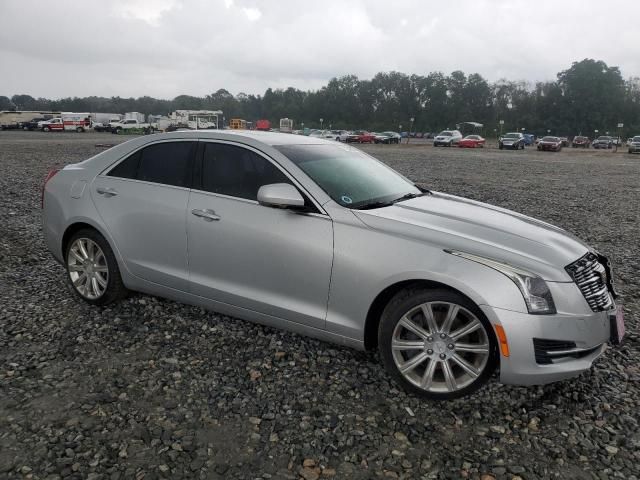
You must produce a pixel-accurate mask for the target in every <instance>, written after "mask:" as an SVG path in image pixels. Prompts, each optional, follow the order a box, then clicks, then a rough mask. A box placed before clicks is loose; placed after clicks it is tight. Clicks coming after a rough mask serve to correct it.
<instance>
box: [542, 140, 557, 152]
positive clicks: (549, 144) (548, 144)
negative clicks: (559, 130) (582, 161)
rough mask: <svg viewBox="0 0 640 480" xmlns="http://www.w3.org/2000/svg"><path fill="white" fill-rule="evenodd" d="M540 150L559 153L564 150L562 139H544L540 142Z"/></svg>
mask: <svg viewBox="0 0 640 480" xmlns="http://www.w3.org/2000/svg"><path fill="white" fill-rule="evenodd" d="M538 150H540V151H542V150H546V151H550V152H559V151H560V150H562V139H561V138H560V137H542V140H540V142H538Z"/></svg>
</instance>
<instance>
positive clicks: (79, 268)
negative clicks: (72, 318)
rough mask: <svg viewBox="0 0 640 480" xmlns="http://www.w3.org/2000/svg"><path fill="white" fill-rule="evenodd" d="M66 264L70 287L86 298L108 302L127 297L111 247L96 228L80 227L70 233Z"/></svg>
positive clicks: (92, 301) (100, 302) (86, 300)
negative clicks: (71, 234)
mask: <svg viewBox="0 0 640 480" xmlns="http://www.w3.org/2000/svg"><path fill="white" fill-rule="evenodd" d="M65 264H66V267H67V279H68V281H69V285H70V287H71V289H72V290H73V292H74V293H75V294H76V295H78V296H79V297H80V298H82V299H83V300H84V301H85V302H87V303H90V304H92V305H107V304H109V303H112V302H115V301H117V300H120V299H122V298H124V297H126V295H127V289H126V287H125V286H124V284H123V283H122V277H121V276H120V269H119V268H118V262H117V260H116V257H115V255H114V253H113V250H112V249H111V247H110V246H109V243H108V242H107V241H106V239H105V238H104V237H103V236H102V235H101V234H100V233H98V232H97V231H96V230H92V229H83V230H79V231H78V232H76V233H75V234H74V235H73V236H72V237H71V239H70V240H69V242H68V244H67V247H66V251H65Z"/></svg>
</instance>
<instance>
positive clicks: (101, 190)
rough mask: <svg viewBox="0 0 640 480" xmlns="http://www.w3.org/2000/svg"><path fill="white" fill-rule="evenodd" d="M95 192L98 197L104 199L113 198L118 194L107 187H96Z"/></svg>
mask: <svg viewBox="0 0 640 480" xmlns="http://www.w3.org/2000/svg"><path fill="white" fill-rule="evenodd" d="M96 192H98V193H99V194H100V195H104V196H105V197H115V196H116V195H117V194H118V192H117V190H114V189H113V188H107V187H98V188H96Z"/></svg>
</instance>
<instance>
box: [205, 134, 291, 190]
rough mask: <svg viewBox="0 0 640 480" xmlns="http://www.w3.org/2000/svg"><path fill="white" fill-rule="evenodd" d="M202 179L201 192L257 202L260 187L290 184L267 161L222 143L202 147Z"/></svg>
mask: <svg viewBox="0 0 640 480" xmlns="http://www.w3.org/2000/svg"><path fill="white" fill-rule="evenodd" d="M201 177H202V179H201V183H202V185H201V188H202V190H204V191H206V192H212V193H219V194H222V195H229V196H231V197H238V198H244V199H247V200H257V199H258V190H259V189H260V187H262V186H263V185H270V184H272V183H291V182H290V181H289V179H288V178H287V177H286V176H285V175H284V173H282V172H281V171H280V170H279V169H278V168H277V167H276V166H275V165H273V164H272V163H271V162H269V161H268V160H267V159H266V158H264V157H261V156H260V155H258V154H257V153H255V152H253V151H251V150H247V149H246V148H242V147H237V146H235V145H227V144H223V143H206V144H205V148H204V154H203V158H202V173H201Z"/></svg>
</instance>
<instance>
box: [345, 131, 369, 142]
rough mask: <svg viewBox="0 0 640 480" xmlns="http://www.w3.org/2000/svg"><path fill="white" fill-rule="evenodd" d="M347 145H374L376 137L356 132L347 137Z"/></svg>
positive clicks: (363, 132)
mask: <svg viewBox="0 0 640 480" xmlns="http://www.w3.org/2000/svg"><path fill="white" fill-rule="evenodd" d="M346 141H347V143H374V142H375V141H376V136H375V135H374V134H373V133H369V132H367V131H364V130H356V131H355V132H353V133H352V134H351V135H347V138H346Z"/></svg>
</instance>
